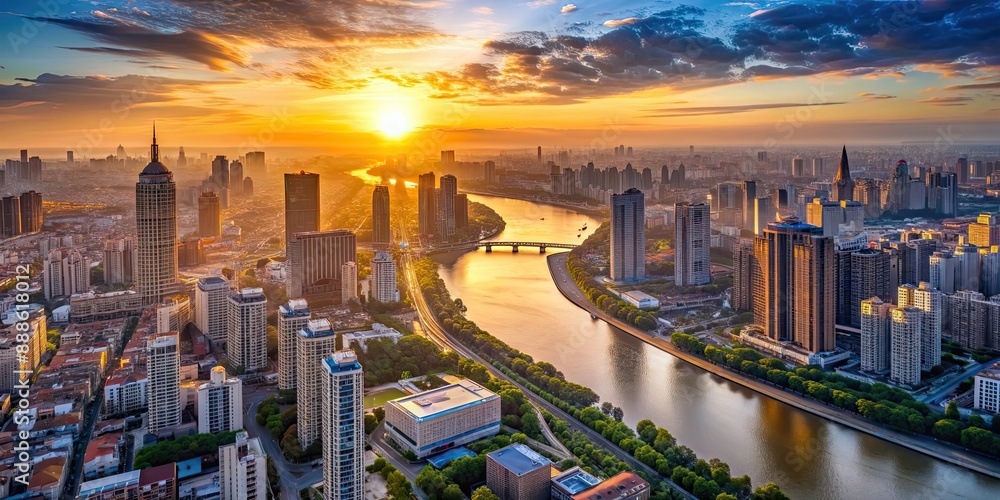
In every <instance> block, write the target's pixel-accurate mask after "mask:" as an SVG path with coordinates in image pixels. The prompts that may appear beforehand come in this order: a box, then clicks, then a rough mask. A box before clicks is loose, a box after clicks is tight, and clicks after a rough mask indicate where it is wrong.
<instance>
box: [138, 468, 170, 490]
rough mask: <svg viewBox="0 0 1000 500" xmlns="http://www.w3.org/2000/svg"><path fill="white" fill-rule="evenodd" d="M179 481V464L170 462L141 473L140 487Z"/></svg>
mask: <svg viewBox="0 0 1000 500" xmlns="http://www.w3.org/2000/svg"><path fill="white" fill-rule="evenodd" d="M175 479H177V464H175V463H173V462H170V463H169V464H163V465H160V466H158V467H150V468H148V469H142V470H140V471H139V487H142V486H145V485H147V484H154V483H160V482H163V481H172V480H175Z"/></svg>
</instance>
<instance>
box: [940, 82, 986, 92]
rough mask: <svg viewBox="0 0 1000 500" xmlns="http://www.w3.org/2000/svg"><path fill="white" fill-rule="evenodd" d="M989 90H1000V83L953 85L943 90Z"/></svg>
mask: <svg viewBox="0 0 1000 500" xmlns="http://www.w3.org/2000/svg"><path fill="white" fill-rule="evenodd" d="M989 89H1000V82H990V83H970V84H968V85H952V86H950V87H945V88H944V89H942V90H989Z"/></svg>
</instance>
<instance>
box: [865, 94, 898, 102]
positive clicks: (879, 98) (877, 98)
mask: <svg viewBox="0 0 1000 500" xmlns="http://www.w3.org/2000/svg"><path fill="white" fill-rule="evenodd" d="M858 97H860V98H861V100H862V101H883V100H886V99H895V98H896V96H894V95H886V94H873V93H871V92H862V93H860V94H858Z"/></svg>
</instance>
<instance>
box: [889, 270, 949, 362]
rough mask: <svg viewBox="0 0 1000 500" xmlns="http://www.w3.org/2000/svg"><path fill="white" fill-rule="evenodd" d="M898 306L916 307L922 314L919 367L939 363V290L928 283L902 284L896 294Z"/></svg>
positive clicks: (942, 308) (940, 317)
mask: <svg viewBox="0 0 1000 500" xmlns="http://www.w3.org/2000/svg"><path fill="white" fill-rule="evenodd" d="M896 305H897V306H899V307H916V308H917V309H918V310H920V311H922V312H923V314H924V317H923V321H921V323H920V327H921V333H920V367H921V369H923V370H930V369H931V367H933V366H934V365H938V364H941V323H942V319H943V317H944V306H943V299H942V297H941V292H940V291H938V290H935V289H934V288H933V287H931V285H930V283H927V282H924V281H922V282H920V285H919V286H913V285H902V286H900V287H899V289H898V293H897V295H896Z"/></svg>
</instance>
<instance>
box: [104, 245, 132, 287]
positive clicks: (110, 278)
mask: <svg viewBox="0 0 1000 500" xmlns="http://www.w3.org/2000/svg"><path fill="white" fill-rule="evenodd" d="M136 247H137V243H136V239H135V238H122V239H120V240H108V241H107V242H105V243H104V262H103V265H104V283H105V284H107V285H131V284H132V283H134V282H135V273H136V266H137V260H138V258H139V255H138V253H137V252H136Z"/></svg>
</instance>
